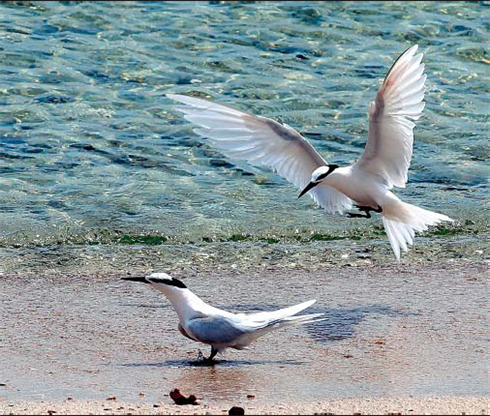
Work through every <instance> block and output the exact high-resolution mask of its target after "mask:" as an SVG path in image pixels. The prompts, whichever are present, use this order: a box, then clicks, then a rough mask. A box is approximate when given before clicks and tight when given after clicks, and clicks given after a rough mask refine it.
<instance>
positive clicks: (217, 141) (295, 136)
mask: <svg viewBox="0 0 490 416" xmlns="http://www.w3.org/2000/svg"><path fill="white" fill-rule="evenodd" d="M167 97H169V98H171V99H172V100H176V101H180V102H181V103H184V104H185V105H180V106H177V107H176V109H177V110H179V111H182V112H183V113H185V116H184V117H185V118H186V119H187V120H189V121H191V122H193V123H195V124H197V125H199V126H200V127H201V128H198V129H195V130H194V132H195V133H196V134H198V135H200V136H202V137H206V138H208V139H209V141H210V142H211V143H212V144H213V145H215V146H216V147H217V148H218V149H219V150H220V151H221V152H222V153H223V154H225V155H226V156H228V157H230V158H235V159H244V160H246V161H248V162H250V163H253V164H262V165H265V166H268V167H270V168H271V169H273V170H274V171H276V172H277V173H278V174H279V175H281V176H282V177H283V178H286V179H287V180H288V181H289V182H291V183H293V184H294V185H296V186H297V187H298V188H299V189H303V188H304V187H305V186H306V185H307V184H308V183H309V182H310V179H311V174H312V173H313V171H314V170H315V169H316V168H318V167H319V166H325V165H327V163H326V162H325V160H324V159H323V158H322V157H321V156H320V155H319V154H318V152H317V151H316V150H315V148H314V147H313V146H312V145H311V144H310V143H309V142H308V141H307V140H306V139H305V138H304V137H302V136H301V135H300V134H299V133H298V132H297V131H296V130H294V129H293V128H292V127H290V126H288V125H283V124H280V123H278V122H277V121H274V120H271V119H269V118H266V117H261V116H254V115H251V114H247V113H244V112H241V111H238V110H235V109H233V108H230V107H228V106H225V105H221V104H216V103H213V102H211V101H208V100H203V99H200V98H194V97H188V96H186V95H178V94H167ZM310 195H311V196H312V197H313V199H314V200H315V201H316V202H317V203H318V204H319V205H320V206H322V207H323V208H325V209H326V210H327V211H329V212H332V213H333V212H336V211H339V212H343V211H345V210H346V209H349V208H350V207H351V205H352V201H351V200H350V199H349V198H348V197H347V196H345V195H344V194H342V193H340V192H338V191H337V190H336V189H334V188H332V187H331V186H318V187H316V188H315V189H313V190H312V191H311V192H310Z"/></svg>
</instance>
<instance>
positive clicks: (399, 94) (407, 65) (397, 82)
mask: <svg viewBox="0 0 490 416" xmlns="http://www.w3.org/2000/svg"><path fill="white" fill-rule="evenodd" d="M416 51H417V45H414V46H412V47H411V48H409V49H407V50H406V51H405V52H404V53H403V54H402V55H401V56H400V57H399V58H398V59H397V60H396V61H395V63H394V64H393V66H392V67H391V69H390V70H389V72H388V74H387V75H386V77H385V79H384V82H383V84H382V85H381V87H380V89H379V91H378V94H377V95H376V100H375V101H373V102H371V104H370V105H369V138H368V141H367V143H366V148H365V149H364V153H363V154H362V156H361V157H360V159H359V160H358V161H357V163H356V164H355V166H356V167H358V168H360V169H363V170H364V171H366V172H368V173H372V174H375V175H378V176H380V177H381V178H382V179H383V182H384V183H385V184H386V186H387V187H388V189H391V188H392V187H393V186H398V187H400V188H404V187H405V183H406V182H407V172H408V168H409V166H410V160H411V158H412V148H413V128H414V127H415V123H413V122H412V121H411V120H409V118H410V119H412V120H417V119H418V118H419V117H420V116H421V115H422V111H423V109H424V106H425V103H424V102H423V99H424V83H425V80H426V78H427V76H426V75H424V64H421V61H422V57H423V55H422V54H421V53H420V54H418V55H415V52H416Z"/></svg>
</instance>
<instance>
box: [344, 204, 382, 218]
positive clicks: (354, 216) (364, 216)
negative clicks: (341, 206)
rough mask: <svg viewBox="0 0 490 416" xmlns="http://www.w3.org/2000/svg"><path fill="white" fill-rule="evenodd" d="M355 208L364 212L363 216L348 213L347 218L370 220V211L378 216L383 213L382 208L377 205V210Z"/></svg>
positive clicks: (361, 207)
mask: <svg viewBox="0 0 490 416" xmlns="http://www.w3.org/2000/svg"><path fill="white" fill-rule="evenodd" d="M356 208H357V209H358V210H359V211H361V212H364V214H365V215H363V214H355V213H352V212H348V213H347V218H371V211H374V212H377V213H378V214H379V213H380V212H382V211H383V208H381V207H380V206H379V205H378V208H371V207H368V206H363V205H356Z"/></svg>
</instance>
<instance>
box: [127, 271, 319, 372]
mask: <svg viewBox="0 0 490 416" xmlns="http://www.w3.org/2000/svg"><path fill="white" fill-rule="evenodd" d="M122 279H123V280H130V281H133V282H143V283H149V284H151V285H152V286H153V287H154V288H155V289H157V290H158V291H160V292H162V293H163V294H164V295H165V296H166V297H167V298H168V300H169V301H170V303H171V304H172V306H173V307H174V309H175V311H176V312H177V315H178V317H179V325H178V329H179V331H180V333H181V334H182V335H183V336H184V337H186V338H189V339H191V340H193V341H197V342H202V343H204V344H208V345H211V355H210V356H209V358H206V359H205V361H206V362H208V363H211V362H212V360H213V358H214V357H215V356H216V354H217V353H219V352H222V351H223V350H225V349H226V348H235V349H237V350H241V349H244V348H246V347H247V346H248V345H249V344H250V343H251V342H252V341H255V340H256V339H257V338H259V337H261V336H262V335H265V334H267V333H268V332H270V331H273V330H275V329H279V328H283V327H285V326H292V325H299V324H307V323H311V322H316V321H319V320H323V319H325V318H324V317H323V318H322V316H323V314H321V313H313V314H308V315H299V316H295V315H296V314H298V313H299V312H301V311H303V310H304V309H306V308H309V307H310V306H311V305H313V304H314V303H315V302H316V300H310V301H308V302H304V303H300V304H299V305H295V306H291V307H289V308H284V309H279V310H277V311H272V312H258V313H253V314H248V315H246V314H244V313H239V314H235V313H231V312H226V311H223V310H221V309H218V308H215V307H213V306H211V305H208V304H207V303H206V302H204V301H203V300H202V299H201V298H199V297H198V296H197V295H195V294H194V293H192V292H191V291H190V290H189V289H188V288H187V286H186V285H185V284H184V283H183V282H181V281H180V280H178V279H176V278H174V277H170V276H169V275H168V274H166V273H153V274H151V275H149V276H141V277H140V276H137V277H123V278H122Z"/></svg>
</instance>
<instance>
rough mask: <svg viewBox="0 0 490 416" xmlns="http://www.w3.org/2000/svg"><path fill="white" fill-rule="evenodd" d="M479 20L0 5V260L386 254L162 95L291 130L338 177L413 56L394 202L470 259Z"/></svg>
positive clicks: (346, 7)
mask: <svg viewBox="0 0 490 416" xmlns="http://www.w3.org/2000/svg"><path fill="white" fill-rule="evenodd" d="M488 10H489V8H488V4H487V2H469V3H468V2H463V3H460V2H451V3H446V2H441V3H433V2H403V3H384V4H383V7H381V8H380V7H379V3H376V2H374V3H371V2H364V3H363V4H362V5H359V4H356V3H350V2H345V3H334V2H331V3H330V2H329V3H323V2H308V3H304V2H287V3H278V2H263V3H262V2H258V3H249V2H238V3H237V2H193V3H186V2H170V3H166V2H124V3H117V4H115V3H106V2H100V3H97V2H86V3H85V2H33V3H30V2H22V3H18V2H2V4H1V5H0V32H1V34H2V39H3V41H2V45H1V48H0V85H1V88H0V103H1V106H0V201H1V202H0V248H1V251H2V253H0V256H1V257H3V258H8V257H9V256H10V252H8V250H9V249H11V248H16V247H18V248H33V247H40V246H41V247H50V246H52V245H56V246H57V247H60V246H61V247H63V246H64V245H67V244H68V245H73V244H76V245H93V244H108V245H109V247H110V246H111V245H113V244H122V245H125V244H139V243H141V244H143V245H148V244H150V245H151V244H157V245H158V244H166V243H175V242H176V243H178V244H182V243H183V244H193V243H207V242H219V241H225V242H229V241H232V242H233V241H237V240H238V241H242V240H251V241H258V242H264V241H265V242H267V243H269V244H276V243H290V242H291V241H293V242H294V241H295V239H296V241H299V243H300V244H298V245H296V246H294V244H293V246H292V247H291V249H292V250H295V249H297V250H302V244H303V243H304V242H305V241H308V238H309V236H312V235H316V234H319V235H321V236H323V235H326V236H328V238H325V239H324V240H336V239H340V238H347V239H348V240H349V241H351V242H352V241H356V239H359V238H360V239H362V240H374V241H377V240H380V239H381V240H382V241H383V243H384V244H385V247H386V252H387V253H388V254H389V248H388V245H387V242H386V238H385V236H384V235H382V234H381V235H380V234H379V233H380V231H381V229H380V221H379V219H376V220H374V221H352V220H347V219H345V218H341V217H339V216H327V215H325V214H324V212H323V211H322V210H319V209H317V208H316V207H315V206H314V204H313V203H312V201H311V200H308V198H303V199H301V200H299V201H298V199H297V194H298V190H297V189H295V188H294V187H293V186H292V185H290V184H289V183H287V182H286V181H285V180H283V179H282V178H280V177H278V176H277V175H275V174H273V173H272V172H270V171H268V170H267V169H262V168H255V167H252V166H250V165H247V164H244V163H240V162H237V161H233V160H227V159H225V158H224V157H223V156H222V155H220V154H219V153H218V152H217V151H215V150H213V149H212V148H210V147H209V146H208V145H207V144H206V143H205V141H200V139H198V138H197V137H196V136H195V135H194V134H193V133H192V126H191V125H190V123H187V122H185V120H183V118H182V115H181V114H180V113H177V112H175V111H173V110H172V105H173V103H172V102H170V100H169V99H167V98H166V97H165V94H166V93H169V92H173V93H175V92H177V93H184V94H194V95H201V96H205V97H208V98H211V99H213V100H216V101H218V102H222V103H225V104H229V105H232V106H235V107H237V108H239V109H243V110H247V111H250V112H254V113H257V114H262V115H265V116H269V117H272V118H275V119H277V120H280V121H282V122H286V123H288V124H290V125H292V126H293V127H295V128H297V129H298V130H299V131H300V132H301V133H302V134H304V135H305V136H306V137H307V138H308V139H309V140H311V142H312V143H313V144H314V145H315V147H317V148H318V149H319V150H320V151H321V153H322V154H323V155H324V156H325V158H326V159H327V160H328V161H330V162H332V163H338V164H348V163H351V162H353V161H354V160H356V159H357V157H358V156H359V155H360V153H361V152H362V149H363V147H364V143H365V137H366V133H367V122H366V117H367V115H366V114H367V107H368V104H369V101H371V100H372V99H373V98H374V96H375V92H376V87H377V85H378V79H381V78H382V77H383V76H384V75H385V73H386V71H387V70H388V68H389V67H390V65H391V64H392V62H393V60H394V59H395V58H396V57H397V56H398V55H399V54H400V53H401V52H402V51H403V50H404V49H406V48H407V47H408V46H410V45H412V44H415V43H418V44H419V45H420V50H421V51H422V52H424V54H425V58H424V62H425V64H426V73H427V75H428V80H427V94H426V101H427V106H426V110H425V112H424V116H423V117H422V118H421V119H420V120H419V121H418V123H417V127H416V130H415V148H414V157H413V163H412V167H411V170H410V175H409V184H408V186H407V188H406V189H404V190H397V194H398V195H400V196H401V197H402V198H403V199H404V200H406V201H408V202H412V203H415V204H419V205H421V206H423V207H426V208H428V209H433V210H437V211H440V212H443V213H445V214H448V215H450V216H452V217H454V218H456V219H457V220H459V223H458V225H457V227H459V228H458V233H460V234H463V235H466V236H474V235H475V234H476V235H477V238H476V239H474V240H473V243H475V244H477V245H478V242H479V240H481V235H482V234H483V235H486V234H487V233H488V224H487V221H486V218H487V216H488V211H485V210H482V202H483V201H484V200H485V197H486V196H487V188H486V185H487V177H488V168H487V167H486V165H485V162H486V160H487V159H488V119H489V114H490V111H489V109H490V106H489V100H488V97H489V94H488V93H489V87H488V86H489V85H490V73H489V68H490V67H489V60H490V56H489V55H488V52H487V51H486V49H485V48H484V44H485V43H486V42H487V41H488V36H489V25H490V23H489V17H488ZM468 220H469V221H473V222H475V224H471V223H468ZM376 227H377V228H376ZM373 228H376V229H375V230H374V232H373ZM449 228H451V227H449ZM345 229H347V230H349V231H348V233H347V234H345V232H344V230H345ZM444 230H446V228H444ZM444 230H443V232H445V231H444ZM298 234H299V235H300V237H299V238H298ZM304 236H306V238H304ZM429 238H430V236H429ZM313 240H314V238H313ZM189 250H192V248H189ZM37 253H38V255H39V257H40V258H42V256H43V255H42V252H41V251H38V252H37ZM1 257H0V258H1ZM5 268H6V267H3V269H4V270H5ZM9 270H10V269H9V268H7V271H9Z"/></svg>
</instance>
